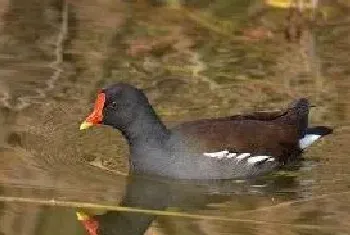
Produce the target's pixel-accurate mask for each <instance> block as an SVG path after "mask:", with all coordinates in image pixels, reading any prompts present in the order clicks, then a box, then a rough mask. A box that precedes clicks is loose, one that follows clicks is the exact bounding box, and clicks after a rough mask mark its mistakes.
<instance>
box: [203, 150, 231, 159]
mask: <svg viewBox="0 0 350 235" xmlns="http://www.w3.org/2000/svg"><path fill="white" fill-rule="evenodd" d="M228 153H229V152H228V151H227V150H225V151H221V152H213V153H203V155H204V156H206V157H214V158H223V157H225V156H226V155H227V154H228Z"/></svg>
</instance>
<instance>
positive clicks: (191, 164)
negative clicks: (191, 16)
mask: <svg viewBox="0 0 350 235" xmlns="http://www.w3.org/2000/svg"><path fill="white" fill-rule="evenodd" d="M308 113H309V102H308V100H307V99H306V98H300V99H297V100H295V101H294V102H292V103H291V104H290V105H289V106H288V108H287V109H286V110H285V111H284V112H255V113H252V114H249V115H236V116H229V117H222V118H216V119H201V120H196V121H189V122H184V123H182V124H180V125H178V126H175V127H174V128H171V129H169V128H167V127H166V126H165V125H164V124H163V123H162V121H161V120H160V118H159V117H158V116H157V114H156V113H155V111H154V109H153V108H152V106H151V105H150V103H149V101H148V99H147V97H146V96H145V94H144V92H143V91H142V90H141V89H137V88H135V87H133V86H131V85H128V84H124V83H118V84H114V85H111V86H109V87H107V88H105V89H102V90H101V91H100V92H99V93H98V95H97V99H96V102H95V107H94V110H93V112H92V113H91V114H90V115H89V116H88V117H87V118H86V120H85V121H84V122H83V123H82V124H81V126H80V129H87V128H89V127H91V126H93V125H97V124H103V125H109V126H112V127H113V128H116V129H118V130H120V131H121V132H122V134H123V135H124V137H125V138H126V139H127V141H128V143H129V146H130V171H131V173H134V174H147V175H159V176H164V177H170V178H176V179H232V178H247V177H253V176H257V175H261V174H263V173H267V172H270V171H272V170H273V169H276V168H278V167H280V166H282V165H284V164H285V163H286V162H288V161H290V160H295V159H297V158H298V156H299V155H300V154H301V152H302V150H303V149H305V148H306V147H308V146H309V145H310V144H311V143H313V142H314V141H315V140H317V139H319V138H320V137H322V136H324V135H326V134H329V133H331V131H332V130H331V129H329V128H327V127H323V126H320V127H315V128H308Z"/></svg>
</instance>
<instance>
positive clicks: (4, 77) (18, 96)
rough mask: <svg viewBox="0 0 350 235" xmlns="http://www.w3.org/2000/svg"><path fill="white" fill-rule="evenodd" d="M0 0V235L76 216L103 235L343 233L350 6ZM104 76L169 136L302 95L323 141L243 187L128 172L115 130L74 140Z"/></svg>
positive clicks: (269, 0) (70, 221) (349, 132)
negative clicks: (140, 96) (146, 107)
mask: <svg viewBox="0 0 350 235" xmlns="http://www.w3.org/2000/svg"><path fill="white" fill-rule="evenodd" d="M0 6H1V7H0V17H1V18H0V32H1V33H0V64H1V67H0V125H1V129H0V130H1V131H0V154H1V155H0V156H1V157H0V162H1V164H0V199H1V200H0V234H6V235H20V234H26V235H29V234H37V235H43V234H52V235H58V234H87V232H86V231H85V229H84V222H82V221H79V220H78V219H77V214H76V212H79V213H80V214H79V213H78V214H79V215H80V216H84V215H86V216H90V217H89V218H99V219H101V221H102V222H101V223H104V225H105V228H106V229H105V230H101V231H98V234H99V235H104V234H123V235H125V234H147V235H150V234H159V235H160V234H164V235H165V234H244V235H249V234H260V235H263V234H266V235H267V234H269V235H273V234H349V233H350V223H349V221H350V216H349V215H350V206H349V205H350V161H349V160H348V159H349V153H350V150H349V149H347V147H346V146H347V145H348V144H349V137H350V122H349V120H350V92H349V90H350V82H349V81H350V80H349V79H350V77H349V76H350V68H349V64H350V61H349V52H350V26H349V25H350V17H349V15H350V14H349V10H350V4H349V2H348V1H347V0H337V1H317V0H314V1H307V0H304V1H303V0H297V1H287V0H285V1H283V0H251V1H244V0H211V1H209V0H202V1H199V0H198V1H195V0H183V1H179V0H178V1H177V0H137V1H136V0H134V1H126V0H124V1H123V0H117V1H111V0H80V1H68V0H67V1H64V0H48V1H40V0H0ZM115 82H125V83H129V84H132V85H134V86H137V87H139V88H142V89H143V90H144V92H145V93H146V95H147V97H148V98H149V100H150V102H151V103H152V105H153V106H154V108H155V110H156V112H157V113H158V114H159V116H160V117H161V119H162V120H163V121H164V122H165V124H166V125H167V126H174V125H175V124H177V123H180V122H182V121H188V120H196V119H201V118H215V117H221V116H229V115H233V114H238V113H249V112H252V111H256V110H276V109H280V108H281V107H285V106H286V105H287V104H288V103H289V102H290V101H291V100H293V99H294V98H296V97H307V98H309V100H310V102H311V103H312V104H313V105H314V106H315V107H313V108H312V109H311V113H310V123H311V124H312V125H327V126H330V127H332V128H333V129H334V132H333V134H331V135H328V136H327V137H325V138H324V139H322V140H321V141H319V142H317V143H316V144H314V145H312V147H310V148H308V150H307V151H305V153H304V154H303V157H304V160H303V161H302V162H301V163H300V164H298V165H297V166H291V167H288V168H286V169H283V170H280V171H277V172H274V173H273V174H269V175H266V176H263V177H259V178H255V179H249V180H228V181H213V182H196V181H175V180H165V179H159V178H148V177H142V176H129V175H128V168H129V162H128V159H129V156H128V154H129V153H128V148H127V143H126V141H125V140H124V139H123V137H122V135H121V134H120V133H119V132H118V131H116V130H113V129H112V128H108V127H102V126H101V127H97V128H91V130H89V131H79V125H80V123H81V121H82V120H84V118H85V117H86V115H87V114H88V113H89V112H90V111H91V108H92V106H93V102H94V99H95V97H96V94H97V91H98V89H99V88H101V87H104V86H106V85H109V84H112V83H115ZM93 216H95V217H93ZM85 225H87V224H86V223H85ZM87 226H88V227H90V228H91V229H92V231H91V235H92V234H94V225H93V224H92V225H91V224H89V225H87Z"/></svg>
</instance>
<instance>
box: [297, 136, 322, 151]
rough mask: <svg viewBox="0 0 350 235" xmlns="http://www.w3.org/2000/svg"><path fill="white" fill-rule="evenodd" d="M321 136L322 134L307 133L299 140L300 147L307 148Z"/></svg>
mask: <svg viewBox="0 0 350 235" xmlns="http://www.w3.org/2000/svg"><path fill="white" fill-rule="evenodd" d="M321 137H322V135H317V134H306V135H305V136H304V137H303V138H302V139H300V140H299V147H300V148H301V149H305V148H307V147H309V146H310V145H311V144H313V143H314V142H315V141H316V140H318V139H319V138H321Z"/></svg>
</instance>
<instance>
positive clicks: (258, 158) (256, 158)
mask: <svg viewBox="0 0 350 235" xmlns="http://www.w3.org/2000/svg"><path fill="white" fill-rule="evenodd" d="M268 158H269V156H254V157H250V158H248V163H249V164H254V163H257V162H261V161H264V160H266V159H268Z"/></svg>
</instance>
